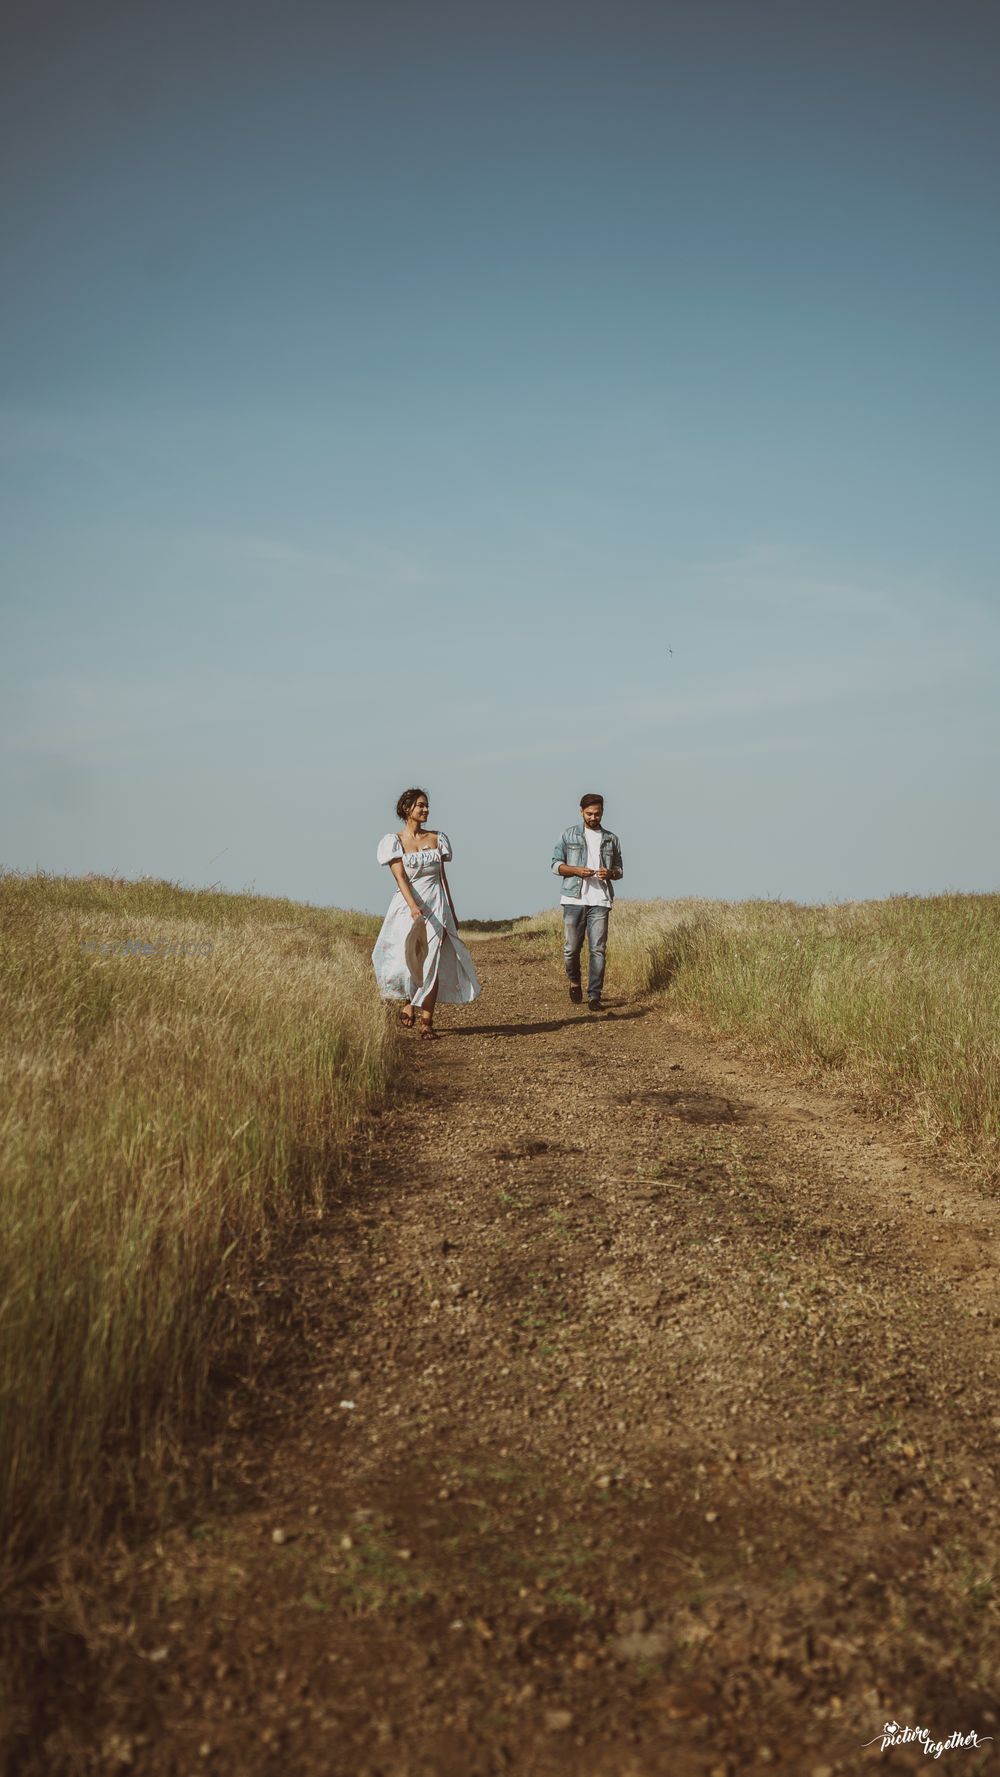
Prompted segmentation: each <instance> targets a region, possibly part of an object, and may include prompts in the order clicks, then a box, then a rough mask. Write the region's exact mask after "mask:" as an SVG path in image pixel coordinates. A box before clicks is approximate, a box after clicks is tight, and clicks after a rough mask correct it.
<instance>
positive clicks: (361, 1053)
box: [0, 874, 394, 1557]
mask: <svg viewBox="0 0 1000 1777" xmlns="http://www.w3.org/2000/svg"><path fill="white" fill-rule="evenodd" d="M0 913H2V920H0V930H2V934H3V936H2V940H0V1006H2V1033H0V1045H2V1056H3V1066H2V1077H3V1087H2V1094H3V1096H2V1107H3V1108H2V1117H0V1167H2V1173H3V1178H4V1190H3V1195H2V1198H0V1550H5V1551H6V1553H7V1555H8V1556H9V1557H15V1556H20V1557H23V1556H24V1554H25V1553H27V1552H28V1551H32V1550H33V1551H36V1552H38V1551H42V1552H44V1550H45V1548H46V1547H47V1546H48V1545H49V1544H50V1543H51V1541H52V1539H53V1538H55V1537H56V1536H57V1535H58V1534H60V1533H63V1534H65V1533H72V1534H74V1535H76V1536H78V1537H86V1536H88V1535H89V1534H93V1533H94V1532H95V1531H96V1530H97V1529H98V1528H99V1526H100V1525H101V1524H102V1523H106V1522H107V1516H108V1512H109V1508H110V1507H112V1506H114V1505H120V1504H122V1503H126V1504H127V1503H130V1502H131V1503H133V1504H134V1503H135V1501H136V1498H137V1496H138V1497H140V1498H145V1496H146V1495H148V1493H149V1490H150V1488H151V1487H153V1486H154V1485H155V1481H156V1477H157V1475H158V1473H159V1472H160V1471H161V1470H162V1467H163V1458H164V1455H165V1452H166V1450H167V1449H168V1447H169V1445H170V1442H171V1440H173V1439H174V1438H176V1436H177V1434H178V1433H179V1432H181V1431H183V1430H185V1429H186V1428H187V1427H189V1426H190V1425H191V1424H192V1423H196V1422H197V1421H198V1419H199V1415H200V1414H201V1413H202V1411H203V1406H204V1402H205V1398H206V1391H207V1388H208V1383H209V1378H210V1372H211V1370H212V1366H213V1364H215V1363H217V1362H218V1360H219V1359H220V1357H231V1356H232V1355H233V1354H234V1352H235V1351H236V1350H238V1349H239V1346H240V1343H241V1341H243V1342H244V1344H245V1341H246V1338H247V1336H248V1333H249V1332H250V1330H251V1329H252V1327H253V1326H254V1325H255V1324H256V1321H255V1316H254V1314H253V1313H252V1312H248V1304H249V1302H250V1299H251V1292H252V1287H253V1280H254V1277H255V1275H256V1274H258V1273H259V1269H260V1265H261V1263H262V1259H263V1257H264V1255H265V1254H266V1250H267V1247H268V1243H269V1242H270V1241H272V1240H273V1238H274V1237H275V1233H276V1231H278V1230H280V1229H281V1228H282V1227H284V1228H286V1229H288V1228H289V1227H291V1226H293V1225H294V1223H295V1222H296V1220H297V1218H299V1217H301V1216H302V1215H304V1214H315V1213H318V1212H321V1210H322V1205H323V1200H324V1194H325V1191H326V1188H327V1186H328V1183H329V1180H330V1178H331V1175H332V1174H333V1173H334V1172H335V1170H336V1168H337V1167H338V1165H339V1164H340V1162H341V1161H342V1159H343V1156H344V1152H345V1145H346V1142H347V1139H348V1137H349V1135H350V1132H351V1129H352V1126H353V1124H354V1123H355V1121H356V1119H357V1117H358V1115H359V1113H360V1112H361V1111H362V1110H363V1108H364V1107H365V1106H367V1105H371V1104H372V1103H374V1102H376V1101H378V1099H379V1098H380V1097H381V1095H382V1094H383V1091H384V1089H385V1085H386V1078H387V1070H388V1066H389V1063H390V1060H391V1045H392V1043H393V1041H394V1039H393V1035H392V1031H393V1026H392V1024H391V1022H390V1021H388V1020H387V1019H386V1016H385V1013H384V1009H383V1007H382V1006H381V1004H380V1002H379V1000H378V998H377V995H376V991H375V985H374V979H373V974H372V969H371V965H370V963H369V961H368V959H367V956H366V954H365V952H366V949H367V948H369V947H370V942H371V937H372V935H373V934H374V932H375V931H376V930H377V927H378V921H377V920H372V919H369V918H368V917H367V916H365V915H353V914H337V913H330V912H325V911H323V910H321V909H318V908H309V907H303V906H299V905H296V904H295V903H293V902H289V901H279V900H266V899H263V898H260V897H256V896H249V895H246V896H240V895H229V894H217V893H212V892H204V893H201V892H192V891H186V890H183V889H180V888H177V887H175V886H173V885H172V884H169V883H161V882H149V881H144V882H141V883H121V882H115V881H112V880H110V879H107V878H91V879H84V880H79V879H72V878H52V877H46V876H43V875H37V876H33V877H26V876H18V875H13V874H5V875H0ZM362 939H364V943H362V942H361V940H362ZM126 940H133V941H137V942H138V944H139V945H141V943H142V942H143V941H146V942H148V943H149V944H151V945H154V946H156V947H157V949H156V950H155V951H154V952H153V953H151V954H142V953H141V952H140V951H139V950H136V951H127V950H124V949H123V948H122V945H123V941H126ZM172 946H176V947H177V948H176V949H173V950H171V947H172ZM188 947H190V948H188Z"/></svg>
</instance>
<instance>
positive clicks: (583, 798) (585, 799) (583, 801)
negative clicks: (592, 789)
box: [580, 794, 604, 808]
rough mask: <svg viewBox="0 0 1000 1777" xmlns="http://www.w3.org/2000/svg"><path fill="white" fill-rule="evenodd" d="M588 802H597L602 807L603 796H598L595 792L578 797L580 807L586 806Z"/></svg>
mask: <svg viewBox="0 0 1000 1777" xmlns="http://www.w3.org/2000/svg"><path fill="white" fill-rule="evenodd" d="M588 802H599V803H600V805H601V807H602V808H603V807H604V797H603V796H598V795H596V794H592V795H590V796H581V797H580V807H581V808H586V806H587V804H588Z"/></svg>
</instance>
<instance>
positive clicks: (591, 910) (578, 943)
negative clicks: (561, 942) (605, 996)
mask: <svg viewBox="0 0 1000 1777" xmlns="http://www.w3.org/2000/svg"><path fill="white" fill-rule="evenodd" d="M610 911H611V909H610V907H582V906H581V907H564V908H563V934H564V937H565V948H564V950H563V957H564V959H565V962H566V975H567V978H568V980H569V983H570V986H571V987H579V985H580V952H581V950H582V949H583V940H584V936H586V939H587V952H588V956H589V965H588V969H587V998H588V1000H599V999H600V997H601V989H602V987H603V986H604V953H605V950H606V949H607V945H608V914H609V913H610Z"/></svg>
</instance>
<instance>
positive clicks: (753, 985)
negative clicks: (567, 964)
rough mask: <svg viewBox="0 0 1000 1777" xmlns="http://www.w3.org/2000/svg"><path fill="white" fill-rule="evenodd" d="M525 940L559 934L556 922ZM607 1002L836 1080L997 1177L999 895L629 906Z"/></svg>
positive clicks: (612, 961) (616, 918) (547, 920)
mask: <svg viewBox="0 0 1000 1777" xmlns="http://www.w3.org/2000/svg"><path fill="white" fill-rule="evenodd" d="M521 930H522V931H525V932H531V931H535V932H538V933H547V932H551V934H552V937H551V940H550V941H551V943H552V947H553V952H554V951H555V947H556V945H557V944H558V942H559V935H560V933H561V922H560V919H559V915H558V912H557V911H556V910H552V911H551V912H550V913H543V914H540V915H538V916H537V917H536V918H535V919H532V920H529V921H526V922H525V923H524V924H523V925H522V927H521ZM608 988H609V991H610V992H611V993H612V994H613V993H614V992H615V991H616V990H617V991H619V992H621V991H625V992H627V993H646V992H655V991H658V990H669V995H670V1003H671V1005H672V1006H674V1007H676V1008H677V1009H678V1010H679V1011H683V1012H686V1013H690V1014H692V1015H694V1016H696V1017H697V1018H698V1019H699V1020H700V1021H701V1022H702V1023H703V1024H704V1025H705V1026H707V1027H708V1028H709V1029H710V1030H712V1031H714V1032H716V1033H719V1034H728V1035H733V1036H736V1037H738V1038H739V1039H740V1041H741V1042H742V1043H744V1045H745V1046H746V1048H747V1049H748V1051H749V1052H750V1053H752V1054H755V1055H757V1056H759V1057H761V1058H764V1059H770V1060H773V1061H775V1062H778V1063H785V1064H792V1065H794V1066H796V1067H800V1066H805V1067H806V1068H808V1069H809V1070H811V1071H815V1072H817V1073H818V1072H821V1071H827V1070H835V1071H836V1072H837V1073H838V1074H840V1075H842V1076H843V1077H844V1079H845V1080H846V1081H849V1082H850V1084H851V1085H852V1086H855V1087H860V1088H861V1089H862V1091H863V1092H864V1094H865V1095H866V1097H867V1098H868V1100H869V1102H870V1103H871V1104H872V1105H873V1107H876V1108H878V1109H881V1110H883V1111H887V1112H909V1113H912V1114H913V1115H914V1116H915V1117H916V1118H918V1119H919V1121H920V1122H921V1123H922V1125H923V1126H924V1128H925V1130H926V1131H927V1133H928V1134H929V1135H931V1136H932V1137H933V1138H934V1139H936V1140H938V1141H943V1142H946V1143H948V1144H949V1145H950V1146H952V1147H953V1148H954V1149H956V1150H957V1151H960V1152H964V1153H965V1154H967V1155H969V1156H971V1157H973V1158H975V1159H976V1160H977V1161H978V1162H979V1164H980V1165H981V1166H982V1165H985V1167H986V1170H987V1172H988V1173H990V1174H992V1175H993V1176H997V1175H998V1173H1000V895H933V896H928V897H918V896H894V897H893V898H891V899H890V900H887V901H858V902H851V903H847V904H844V905H833V906H825V907H802V906H798V905H796V904H794V903H791V902H774V901H745V902H732V903H730V902H724V901H693V900H688V901H632V902H629V901H624V902H623V901H621V900H619V901H617V902H616V903H615V910H614V913H613V915H612V931H611V941H610V943H609V947H608Z"/></svg>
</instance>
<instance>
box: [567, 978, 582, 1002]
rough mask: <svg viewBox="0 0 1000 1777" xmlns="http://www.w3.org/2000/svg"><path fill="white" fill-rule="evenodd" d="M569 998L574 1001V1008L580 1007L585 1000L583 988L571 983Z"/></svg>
mask: <svg viewBox="0 0 1000 1777" xmlns="http://www.w3.org/2000/svg"><path fill="white" fill-rule="evenodd" d="M569 997H570V999H571V1000H572V1001H573V1004H574V1006H578V1005H579V1004H580V1001H581V1000H582V999H583V988H582V987H580V986H579V985H578V984H577V983H575V982H573V981H571V982H570V984H569Z"/></svg>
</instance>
